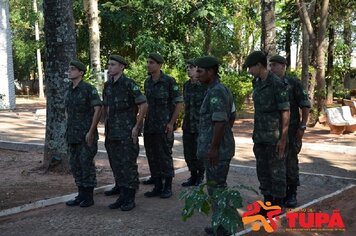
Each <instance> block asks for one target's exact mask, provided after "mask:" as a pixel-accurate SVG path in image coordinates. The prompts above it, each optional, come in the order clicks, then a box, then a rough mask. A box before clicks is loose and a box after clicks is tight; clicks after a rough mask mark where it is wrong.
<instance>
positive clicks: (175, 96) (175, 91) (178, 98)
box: [172, 78, 183, 103]
mask: <svg viewBox="0 0 356 236" xmlns="http://www.w3.org/2000/svg"><path fill="white" fill-rule="evenodd" d="M172 100H173V102H174V103H179V102H183V96H182V94H181V92H180V91H179V86H178V84H177V82H176V80H175V79H174V78H172Z"/></svg>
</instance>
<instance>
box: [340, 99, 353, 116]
mask: <svg viewBox="0 0 356 236" xmlns="http://www.w3.org/2000/svg"><path fill="white" fill-rule="evenodd" d="M342 102H343V104H344V105H345V106H349V107H350V109H351V115H352V116H356V101H352V100H348V99H343V100H342Z"/></svg>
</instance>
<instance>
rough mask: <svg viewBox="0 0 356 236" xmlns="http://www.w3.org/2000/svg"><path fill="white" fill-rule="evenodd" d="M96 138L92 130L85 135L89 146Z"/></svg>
mask: <svg viewBox="0 0 356 236" xmlns="http://www.w3.org/2000/svg"><path fill="white" fill-rule="evenodd" d="M93 140H94V135H93V134H92V133H91V132H88V133H87V134H86V135H85V142H86V143H87V145H88V146H91V145H92V144H93Z"/></svg>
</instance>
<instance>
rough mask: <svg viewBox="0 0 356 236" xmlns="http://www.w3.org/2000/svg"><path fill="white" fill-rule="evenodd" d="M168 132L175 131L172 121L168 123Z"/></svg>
mask: <svg viewBox="0 0 356 236" xmlns="http://www.w3.org/2000/svg"><path fill="white" fill-rule="evenodd" d="M165 132H166V134H167V133H172V132H173V125H172V124H171V123H168V124H167V125H166V131H165Z"/></svg>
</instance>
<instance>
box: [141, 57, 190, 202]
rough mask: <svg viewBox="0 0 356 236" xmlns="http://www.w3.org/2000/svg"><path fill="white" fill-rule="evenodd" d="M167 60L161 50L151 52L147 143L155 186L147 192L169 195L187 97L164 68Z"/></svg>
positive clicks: (152, 194) (148, 60)
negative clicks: (176, 140)
mask: <svg viewBox="0 0 356 236" xmlns="http://www.w3.org/2000/svg"><path fill="white" fill-rule="evenodd" d="M163 62H164V60H163V57H162V56H161V55H160V54H158V53H151V54H149V56H148V58H147V69H148V73H149V76H148V78H147V79H146V81H145V95H146V97H147V101H148V112H147V116H146V119H145V125H144V144H145V149H146V155H147V159H148V164H149V167H150V172H151V176H152V178H153V181H154V185H155V186H154V188H153V190H152V191H150V192H146V193H145V196H146V197H154V196H160V197H161V198H169V197H171V196H172V179H173V177H174V168H173V159H172V147H173V142H174V136H173V131H174V126H175V123H176V121H177V118H178V114H179V111H180V110H181V107H182V102H183V97H182V96H181V94H180V92H179V88H178V85H177V83H176V81H175V79H174V78H172V77H170V76H169V75H166V74H164V73H163V72H162V71H161V66H162V64H163ZM163 181H164V185H163Z"/></svg>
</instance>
